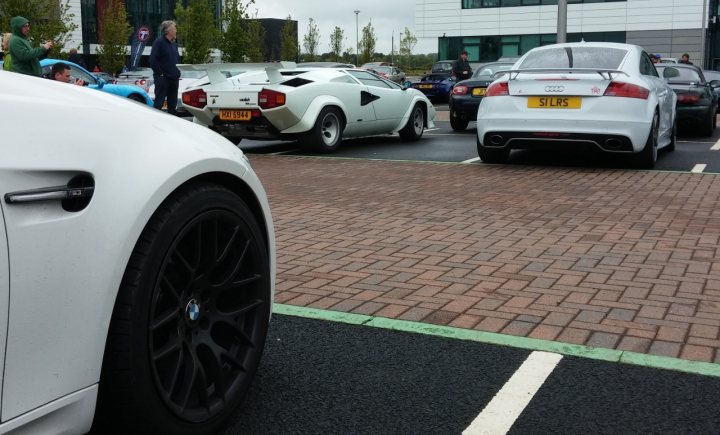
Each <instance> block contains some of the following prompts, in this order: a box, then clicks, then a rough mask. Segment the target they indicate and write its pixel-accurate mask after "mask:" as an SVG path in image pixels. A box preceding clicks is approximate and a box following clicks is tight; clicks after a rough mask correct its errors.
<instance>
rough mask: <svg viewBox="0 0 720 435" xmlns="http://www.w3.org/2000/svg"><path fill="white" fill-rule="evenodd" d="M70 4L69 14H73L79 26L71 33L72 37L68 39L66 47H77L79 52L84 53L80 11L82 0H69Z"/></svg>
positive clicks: (73, 19) (74, 20)
mask: <svg viewBox="0 0 720 435" xmlns="http://www.w3.org/2000/svg"><path fill="white" fill-rule="evenodd" d="M68 6H69V9H68V14H72V22H73V23H74V24H75V25H76V26H77V29H75V31H74V32H72V33H70V38H69V39H68V43H67V44H66V46H65V49H67V50H69V49H71V48H77V50H78V53H80V54H82V53H83V47H82V16H81V13H80V0H69V1H68Z"/></svg>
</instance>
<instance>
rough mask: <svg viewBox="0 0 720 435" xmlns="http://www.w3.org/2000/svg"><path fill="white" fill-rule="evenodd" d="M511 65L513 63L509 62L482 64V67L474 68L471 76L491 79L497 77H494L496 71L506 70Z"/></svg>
mask: <svg viewBox="0 0 720 435" xmlns="http://www.w3.org/2000/svg"><path fill="white" fill-rule="evenodd" d="M512 66H513V64H511V63H507V64H504V63H491V64H488V65H483V66H482V67H480V68H478V69H476V70H475V74H473V78H474V79H476V78H480V79H488V80H492V79H495V78H497V77H495V73H497V72H498V71H508V70H509V69H510V68H511V67H512Z"/></svg>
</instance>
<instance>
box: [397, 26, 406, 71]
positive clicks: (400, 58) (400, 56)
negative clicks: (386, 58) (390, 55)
mask: <svg viewBox="0 0 720 435" xmlns="http://www.w3.org/2000/svg"><path fill="white" fill-rule="evenodd" d="M402 35H403V32H400V39H398V68H399V67H400V61H401V60H402V51H400V48H401V47H402ZM406 67H407V66H406Z"/></svg>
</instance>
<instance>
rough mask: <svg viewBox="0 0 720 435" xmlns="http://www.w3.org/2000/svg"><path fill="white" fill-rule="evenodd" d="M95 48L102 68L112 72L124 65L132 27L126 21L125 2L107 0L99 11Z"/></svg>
mask: <svg viewBox="0 0 720 435" xmlns="http://www.w3.org/2000/svg"><path fill="white" fill-rule="evenodd" d="M100 22H101V23H103V26H102V27H101V28H99V29H98V31H99V32H98V42H99V43H100V45H99V46H98V49H97V56H98V62H99V63H100V65H101V66H102V68H103V70H105V71H107V72H109V73H110V74H114V73H115V72H116V71H120V69H121V68H122V67H123V65H125V56H127V42H128V37H129V36H130V33H131V32H132V27H131V26H130V24H129V23H128V20H127V13H126V11H125V3H124V2H123V1H122V0H109V1H108V2H107V3H106V4H105V9H104V10H102V11H100Z"/></svg>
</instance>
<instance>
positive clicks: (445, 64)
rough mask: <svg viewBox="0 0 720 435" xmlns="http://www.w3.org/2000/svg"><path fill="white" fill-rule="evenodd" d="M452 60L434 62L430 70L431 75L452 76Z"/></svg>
mask: <svg viewBox="0 0 720 435" xmlns="http://www.w3.org/2000/svg"><path fill="white" fill-rule="evenodd" d="M453 62H454V61H453V60H439V61H437V62H435V63H434V64H433V66H432V68H431V69H430V72H431V73H449V74H452V64H453Z"/></svg>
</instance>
